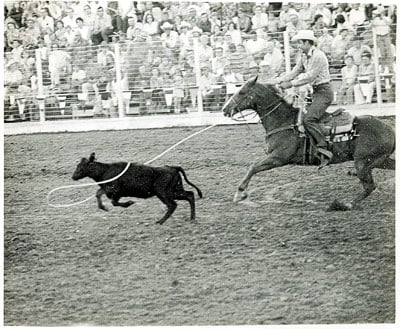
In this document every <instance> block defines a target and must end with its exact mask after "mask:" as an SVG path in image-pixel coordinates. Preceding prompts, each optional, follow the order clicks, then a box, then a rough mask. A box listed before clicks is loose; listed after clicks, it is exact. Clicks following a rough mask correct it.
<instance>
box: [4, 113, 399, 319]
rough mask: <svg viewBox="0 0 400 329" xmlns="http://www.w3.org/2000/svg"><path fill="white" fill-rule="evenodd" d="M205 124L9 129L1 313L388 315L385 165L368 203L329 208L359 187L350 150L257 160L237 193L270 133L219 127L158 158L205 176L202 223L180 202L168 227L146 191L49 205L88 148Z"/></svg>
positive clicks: (123, 157)
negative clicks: (119, 200)
mask: <svg viewBox="0 0 400 329" xmlns="http://www.w3.org/2000/svg"><path fill="white" fill-rule="evenodd" d="M392 124H393V125H394V120H392ZM200 129H201V127H198V128H175V129H156V130H135V131H110V132H89V133H61V134H38V135H25V136H5V138H4V140H5V145H4V146H5V159H4V163H5V168H4V180H5V187H4V210H5V214H4V219H5V223H4V253H5V255H4V265H5V268H4V276H5V277H4V322H5V325H19V326H21V325H24V326H64V325H74V324H75V325H76V324H87V325H89V324H91V325H98V326H120V325H129V326H136V325H157V326H159V325H257V324H275V325H278V324H315V323H320V324H330V323H334V324H341V323H394V321H395V173H394V172H393V171H384V170H374V177H375V180H376V182H377V184H378V188H377V190H376V191H374V192H373V194H372V195H371V196H370V197H369V198H368V199H367V200H366V201H364V202H363V203H362V209H361V210H354V211H350V212H327V211H326V209H327V207H328V206H329V204H330V202H331V201H333V199H335V198H339V199H341V200H345V199H349V198H352V197H353V196H354V194H355V193H356V192H358V191H359V190H360V188H361V185H360V184H359V182H358V179H357V178H356V177H353V176H348V175H347V174H346V173H347V171H348V170H349V169H350V168H351V167H352V165H353V163H352V162H348V163H344V164H339V165H332V166H330V167H328V168H326V169H324V170H322V171H321V172H320V173H319V172H318V170H317V168H316V167H301V166H286V167H283V168H277V169H274V170H271V171H269V172H264V173H260V174H258V175H257V176H255V177H254V178H253V180H252V181H251V183H250V187H249V192H250V198H249V201H245V202H243V203H240V204H234V203H233V202H232V199H233V195H234V192H235V190H236V187H237V185H238V183H239V181H240V179H241V178H242V177H243V175H244V174H245V172H246V170H247V168H248V166H249V165H250V164H251V163H252V162H253V161H255V160H257V159H260V158H262V157H263V155H264V150H263V148H262V143H263V139H264V133H263V131H262V128H261V127H260V126H256V125H252V126H251V132H250V131H249V130H248V127H247V126H246V125H242V126H221V127H214V128H212V129H210V130H208V131H207V132H205V133H203V134H201V135H198V136H196V137H194V138H193V139H191V140H190V141H188V142H185V143H184V144H182V145H180V146H178V147H177V148H176V149H174V150H172V151H171V152H170V153H168V154H166V155H165V156H163V157H162V158H160V159H159V160H157V161H155V162H154V163H152V164H153V165H164V164H170V165H173V164H175V165H180V166H182V167H183V168H184V169H185V170H186V173H187V175H188V177H189V179H190V180H191V181H192V182H194V183H195V184H196V185H197V186H199V187H200V188H201V189H202V191H203V193H204V196H205V197H204V198H203V199H197V200H196V205H197V221H196V223H192V222H189V221H187V219H188V218H189V205H188V204H187V203H185V202H183V201H180V202H179V203H178V208H177V211H176V212H175V214H174V215H173V216H172V217H171V218H170V219H169V220H168V221H167V222H166V223H165V224H164V225H162V226H159V225H156V224H155V221H156V220H157V219H159V218H161V216H162V214H163V213H164V211H165V208H164V206H163V205H162V203H161V202H160V201H159V200H158V199H155V198H153V199H148V200H137V203H136V204H135V205H133V206H131V207H130V208H127V209H123V208H118V207H115V208H114V207H112V206H111V204H110V202H109V200H107V201H106V204H107V206H109V208H110V211H109V212H104V211H101V210H99V209H97V207H96V201H95V199H92V200H90V201H88V202H86V203H84V204H81V205H78V206H74V207H69V208H52V207H49V206H48V204H47V199H46V195H47V193H48V192H49V191H50V190H52V189H53V188H55V187H59V186H63V185H70V184H78V183H77V182H73V181H72V180H71V175H72V172H73V171H74V169H75V167H76V164H77V163H78V161H79V160H80V158H81V157H87V156H89V154H90V153H91V152H96V155H97V157H98V160H99V161H102V162H113V161H135V162H146V161H148V160H150V159H152V158H154V157H155V156H156V155H158V154H160V153H161V152H162V151H164V150H165V149H167V148H168V147H170V146H171V145H173V144H174V143H176V142H177V141H179V140H181V139H182V138H184V137H186V136H188V135H190V134H192V133H194V132H195V131H197V130H200ZM83 182H91V180H89V179H87V180H83V181H81V182H79V183H83ZM186 186H187V185H186ZM187 187H188V189H189V188H190V187H189V186H187ZM96 189H97V187H95V186H91V187H86V188H80V189H73V190H67V191H65V190H64V191H59V192H57V193H54V194H53V195H52V197H51V201H52V202H53V203H70V202H74V201H79V200H82V199H85V198H87V197H89V196H91V195H93V194H94V193H95V191H96ZM123 200H124V199H123Z"/></svg>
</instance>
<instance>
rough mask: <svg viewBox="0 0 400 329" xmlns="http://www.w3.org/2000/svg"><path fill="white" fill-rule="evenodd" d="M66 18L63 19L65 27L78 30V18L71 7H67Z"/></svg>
mask: <svg viewBox="0 0 400 329" xmlns="http://www.w3.org/2000/svg"><path fill="white" fill-rule="evenodd" d="M65 12H66V14H67V15H66V16H64V17H63V18H62V22H63V23H64V27H67V26H70V27H71V29H72V30H75V28H76V26H77V25H76V19H77V17H76V16H75V13H74V10H73V9H72V8H71V7H67V8H66V9H65Z"/></svg>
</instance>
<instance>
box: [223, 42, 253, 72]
mask: <svg viewBox="0 0 400 329" xmlns="http://www.w3.org/2000/svg"><path fill="white" fill-rule="evenodd" d="M227 59H228V62H229V64H230V67H231V69H232V70H235V69H237V71H238V72H243V71H244V70H245V67H246V65H247V64H248V60H249V57H248V56H247V55H246V54H244V53H243V52H242V51H241V52H239V51H237V47H236V46H235V44H234V43H230V44H229V46H228V54H227Z"/></svg>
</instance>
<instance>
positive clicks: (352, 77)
mask: <svg viewBox="0 0 400 329" xmlns="http://www.w3.org/2000/svg"><path fill="white" fill-rule="evenodd" d="M344 63H345V66H344V67H342V69H341V71H340V73H341V77H342V82H341V84H340V87H339V90H338V94H337V101H338V104H339V105H346V104H353V103H354V86H355V84H356V79H357V74H358V68H357V65H355V64H354V61H353V57H352V56H350V55H346V56H345V58H344Z"/></svg>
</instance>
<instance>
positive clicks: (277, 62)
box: [260, 41, 283, 77]
mask: <svg viewBox="0 0 400 329" xmlns="http://www.w3.org/2000/svg"><path fill="white" fill-rule="evenodd" d="M263 62H264V63H266V65H268V66H269V71H270V75H271V77H275V76H276V75H277V74H278V73H280V72H281V69H282V65H283V54H282V52H281V50H280V49H278V48H276V47H275V44H274V42H273V41H268V42H267V43H266V46H265V55H264V58H263ZM260 68H261V67H260Z"/></svg>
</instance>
